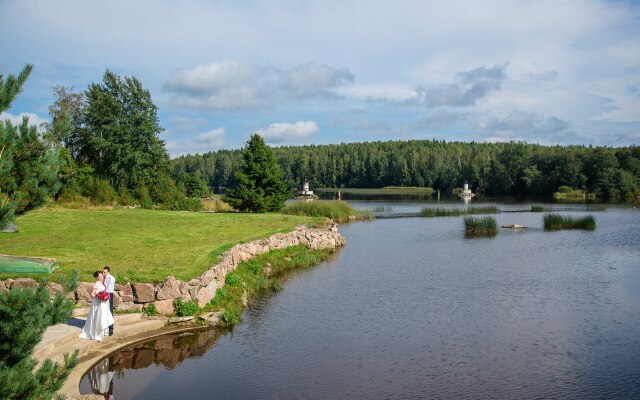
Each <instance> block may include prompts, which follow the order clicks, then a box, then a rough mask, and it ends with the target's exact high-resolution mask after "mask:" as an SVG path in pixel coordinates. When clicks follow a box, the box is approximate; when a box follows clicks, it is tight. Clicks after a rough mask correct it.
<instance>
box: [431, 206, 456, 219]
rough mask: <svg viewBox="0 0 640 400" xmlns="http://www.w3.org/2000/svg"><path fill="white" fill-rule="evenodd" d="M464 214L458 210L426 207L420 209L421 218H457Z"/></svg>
mask: <svg viewBox="0 0 640 400" xmlns="http://www.w3.org/2000/svg"><path fill="white" fill-rule="evenodd" d="M464 214H466V212H465V210H463V209H460V208H442V207H441V208H432V207H426V208H423V209H422V212H421V215H422V216H423V217H428V218H433V217H459V216H461V215H464Z"/></svg>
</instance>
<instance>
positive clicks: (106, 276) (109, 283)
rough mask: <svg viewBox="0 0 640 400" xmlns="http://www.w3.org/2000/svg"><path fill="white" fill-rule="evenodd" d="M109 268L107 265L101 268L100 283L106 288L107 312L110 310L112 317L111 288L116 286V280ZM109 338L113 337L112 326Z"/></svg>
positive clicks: (110, 326)
mask: <svg viewBox="0 0 640 400" xmlns="http://www.w3.org/2000/svg"><path fill="white" fill-rule="evenodd" d="M110 272H111V268H109V266H108V265H105V266H104V268H102V283H103V284H104V287H105V288H106V292H107V293H109V310H111V315H113V288H114V286H115V284H116V278H114V277H113V275H111V274H110ZM109 336H113V325H109Z"/></svg>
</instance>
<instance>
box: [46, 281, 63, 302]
mask: <svg viewBox="0 0 640 400" xmlns="http://www.w3.org/2000/svg"><path fill="white" fill-rule="evenodd" d="M47 290H48V291H49V297H50V298H52V299H53V298H54V297H56V294H58V293H63V292H64V288H63V287H62V285H60V284H58V283H54V282H49V283H47Z"/></svg>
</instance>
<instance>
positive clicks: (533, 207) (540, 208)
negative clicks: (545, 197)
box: [531, 204, 551, 212]
mask: <svg viewBox="0 0 640 400" xmlns="http://www.w3.org/2000/svg"><path fill="white" fill-rule="evenodd" d="M545 211H551V207H547V206H541V205H538V204H533V205H531V212H545Z"/></svg>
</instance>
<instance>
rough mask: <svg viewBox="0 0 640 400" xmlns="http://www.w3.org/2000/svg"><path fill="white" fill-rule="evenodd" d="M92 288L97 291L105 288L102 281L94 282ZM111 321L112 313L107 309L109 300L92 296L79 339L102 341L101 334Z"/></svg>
mask: <svg viewBox="0 0 640 400" xmlns="http://www.w3.org/2000/svg"><path fill="white" fill-rule="evenodd" d="M93 288H94V289H96V290H97V291H98V292H102V291H103V290H104V289H105V288H104V285H103V284H102V282H96V283H94V285H93ZM113 322H114V320H113V315H111V310H109V301H108V300H107V301H101V300H100V299H98V298H97V297H94V298H93V301H92V302H91V308H90V309H89V315H87V322H85V324H84V328H82V333H81V334H80V339H91V340H97V341H98V342H100V341H102V336H103V335H105V334H108V329H109V325H112V324H113Z"/></svg>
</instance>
